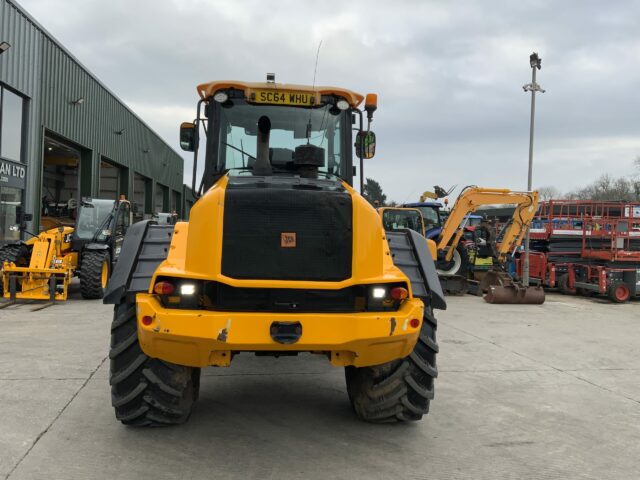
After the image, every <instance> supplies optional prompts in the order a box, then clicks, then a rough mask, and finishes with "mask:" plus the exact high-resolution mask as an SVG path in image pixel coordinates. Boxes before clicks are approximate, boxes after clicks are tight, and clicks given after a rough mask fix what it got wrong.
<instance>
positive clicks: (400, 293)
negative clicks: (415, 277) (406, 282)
mask: <svg viewBox="0 0 640 480" xmlns="http://www.w3.org/2000/svg"><path fill="white" fill-rule="evenodd" d="M408 296H409V292H408V291H407V289H406V288H403V287H394V288H392V289H391V298H393V299H394V300H395V301H397V302H401V301H402V300H404V299H405V298H407V297H408Z"/></svg>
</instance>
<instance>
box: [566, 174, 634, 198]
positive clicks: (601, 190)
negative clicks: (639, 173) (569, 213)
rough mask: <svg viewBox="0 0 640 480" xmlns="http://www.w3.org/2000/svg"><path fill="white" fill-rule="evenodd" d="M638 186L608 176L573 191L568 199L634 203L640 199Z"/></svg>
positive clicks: (625, 180)
mask: <svg viewBox="0 0 640 480" xmlns="http://www.w3.org/2000/svg"><path fill="white" fill-rule="evenodd" d="M639 192H640V185H638V182H636V181H634V180H632V179H631V178H626V177H619V178H613V177H612V176H611V175H609V174H606V173H605V174H604V175H602V176H600V177H599V178H598V179H597V180H596V181H595V182H593V183H592V184H590V185H587V186H586V187H583V188H580V189H578V190H574V191H573V192H571V193H570V194H569V195H568V197H569V198H570V199H572V200H599V201H624V202H628V201H634V200H638V198H640V197H639V196H638V193H639Z"/></svg>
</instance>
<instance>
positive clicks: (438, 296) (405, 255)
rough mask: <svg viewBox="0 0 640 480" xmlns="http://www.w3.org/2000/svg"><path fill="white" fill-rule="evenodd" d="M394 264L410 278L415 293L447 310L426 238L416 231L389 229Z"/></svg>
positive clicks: (437, 306)
mask: <svg viewBox="0 0 640 480" xmlns="http://www.w3.org/2000/svg"><path fill="white" fill-rule="evenodd" d="M387 242H388V244H389V249H390V250H391V256H392V257H393V263H394V264H395V265H396V266H397V267H398V268H399V269H400V270H402V271H403V272H404V274H405V275H406V276H407V277H409V280H410V281H411V290H412V291H413V296H414V297H418V298H421V299H422V300H423V301H425V303H428V304H430V305H431V307H432V308H437V309H439V310H446V309H447V302H446V301H445V299H444V293H443V292H442V286H441V285H440V280H439V278H438V272H437V271H436V265H435V263H434V262H433V259H432V258H431V252H429V247H428V246H427V240H426V238H424V237H423V236H422V235H420V234H419V233H417V232H414V231H413V230H405V231H398V232H387Z"/></svg>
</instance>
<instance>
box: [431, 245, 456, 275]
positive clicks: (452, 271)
mask: <svg viewBox="0 0 640 480" xmlns="http://www.w3.org/2000/svg"><path fill="white" fill-rule="evenodd" d="M461 266H462V257H461V256H460V252H458V250H454V251H453V258H451V260H450V261H449V262H442V263H441V264H440V265H439V268H437V271H438V273H439V274H440V275H448V276H452V275H456V274H457V273H458V272H459V271H460V267H461Z"/></svg>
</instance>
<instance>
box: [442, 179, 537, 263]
mask: <svg viewBox="0 0 640 480" xmlns="http://www.w3.org/2000/svg"><path fill="white" fill-rule="evenodd" d="M496 204H499V205H511V204H515V205H516V209H515V211H514V213H513V217H512V222H511V225H510V226H509V228H508V229H507V231H506V232H505V234H504V238H503V240H502V243H501V244H500V248H499V250H498V252H497V253H498V258H499V260H500V261H503V260H504V258H505V257H506V255H507V254H508V253H509V251H511V249H512V248H513V247H514V246H517V245H519V244H520V242H522V239H523V237H524V234H525V233H526V230H527V228H528V226H529V224H530V223H531V220H532V219H533V217H534V215H535V213H536V210H537V208H538V192H536V191H534V192H514V191H511V190H508V189H506V188H480V187H469V188H467V189H465V190H463V191H462V193H461V194H460V196H459V197H458V199H457V200H456V203H455V205H454V206H453V208H452V209H451V213H450V214H449V218H448V219H447V221H446V222H445V224H444V226H443V228H442V233H441V234H440V239H439V240H438V245H437V247H438V250H444V249H445V248H446V247H447V246H448V247H450V248H449V249H448V250H447V255H446V260H451V257H452V256H453V252H454V250H455V249H456V247H457V246H458V242H459V241H460V238H461V237H462V234H463V233H464V227H465V218H466V217H467V215H468V214H469V213H473V212H475V211H476V210H477V209H478V208H479V207H481V206H483V205H496Z"/></svg>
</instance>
